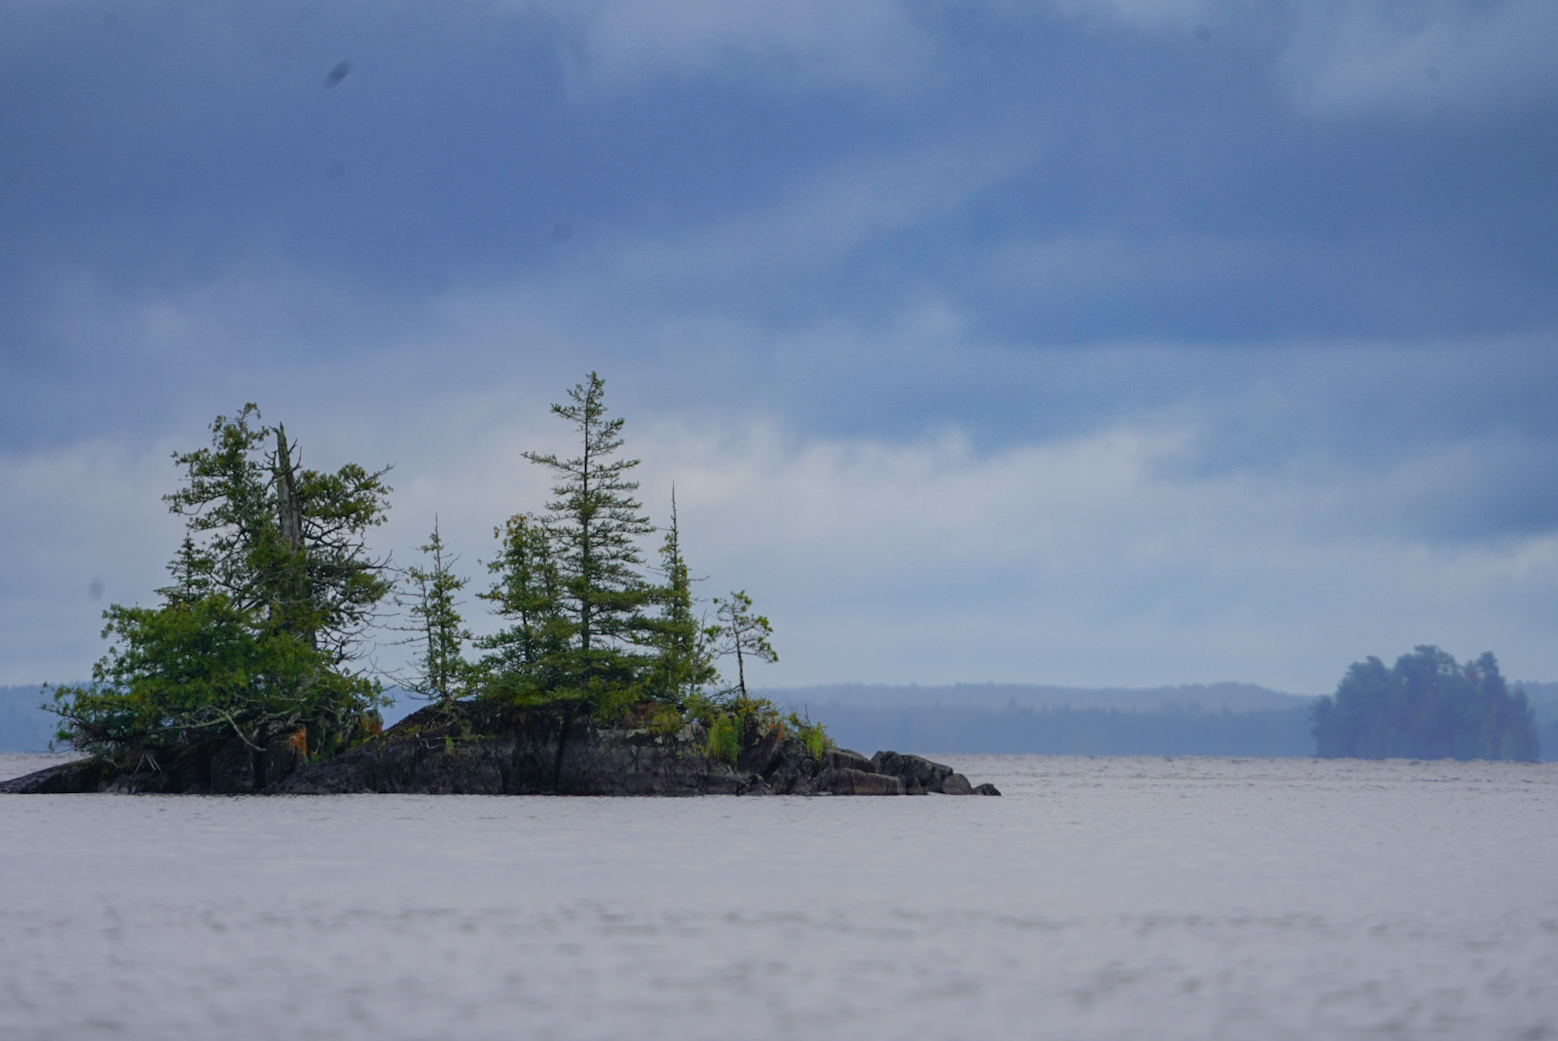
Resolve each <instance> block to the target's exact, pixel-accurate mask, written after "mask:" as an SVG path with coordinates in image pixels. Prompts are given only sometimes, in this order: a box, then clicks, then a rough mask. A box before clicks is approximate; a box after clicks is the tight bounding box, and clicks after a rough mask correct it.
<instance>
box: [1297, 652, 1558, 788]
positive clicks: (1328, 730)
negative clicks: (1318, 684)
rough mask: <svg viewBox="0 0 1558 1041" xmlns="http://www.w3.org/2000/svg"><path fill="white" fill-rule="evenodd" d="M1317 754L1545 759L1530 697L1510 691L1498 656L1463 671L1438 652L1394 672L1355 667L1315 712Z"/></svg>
mask: <svg viewBox="0 0 1558 1041" xmlns="http://www.w3.org/2000/svg"><path fill="white" fill-rule="evenodd" d="M1314 736H1315V739H1316V742H1317V749H1316V754H1317V755H1318V756H1320V757H1321V758H1325V759H1330V758H1359V759H1390V758H1413V759H1450V758H1453V759H1515V760H1528V761H1534V760H1536V759H1539V758H1540V748H1539V747H1538V744H1537V735H1536V727H1535V723H1534V721H1533V718H1532V713H1531V708H1530V706H1529V705H1528V704H1527V703H1526V696H1525V692H1524V691H1520V690H1516V691H1514V692H1513V693H1511V692H1510V691H1509V688H1508V686H1507V685H1506V684H1505V682H1504V677H1503V676H1502V675H1500V674H1499V668H1498V662H1497V661H1496V660H1495V659H1494V657H1493V655H1492V654H1483V655H1482V656H1481V657H1480V658H1478V659H1477V660H1476V661H1469V662H1467V663H1466V664H1465V665H1459V664H1457V663H1456V661H1455V659H1454V658H1453V657H1451V656H1450V655H1448V654H1446V653H1445V652H1444V651H1441V650H1440V649H1439V648H1437V647H1432V646H1426V645H1425V646H1420V647H1417V648H1416V649H1415V650H1414V651H1413V653H1411V654H1403V655H1402V656H1401V657H1400V658H1399V659H1397V660H1396V664H1395V666H1394V667H1393V668H1388V669H1387V668H1386V667H1385V663H1384V662H1382V661H1380V660H1379V659H1378V658H1375V657H1370V658H1369V659H1367V660H1366V661H1361V662H1354V663H1353V665H1352V667H1351V668H1349V669H1348V670H1347V675H1346V676H1344V677H1343V678H1342V681H1341V683H1340V684H1338V686H1337V688H1336V693H1335V694H1334V695H1331V696H1327V697H1323V698H1321V699H1319V701H1318V702H1316V704H1315V710H1314Z"/></svg>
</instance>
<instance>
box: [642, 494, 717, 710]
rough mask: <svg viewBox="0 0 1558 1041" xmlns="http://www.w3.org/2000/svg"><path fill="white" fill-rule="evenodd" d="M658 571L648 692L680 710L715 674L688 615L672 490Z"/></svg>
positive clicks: (687, 583) (687, 579) (687, 584)
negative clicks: (657, 613)
mask: <svg viewBox="0 0 1558 1041" xmlns="http://www.w3.org/2000/svg"><path fill="white" fill-rule="evenodd" d="M660 570H661V573H662V574H663V575H664V577H665V584H664V585H663V586H661V587H660V588H659V590H658V591H657V593H656V599H657V600H658V601H659V604H660V616H659V617H658V618H656V619H655V620H654V623H653V627H652V637H651V642H652V644H653V645H654V647H655V648H656V651H657V653H656V656H655V659H654V662H653V664H652V665H651V667H650V682H649V692H650V695H651V696H652V697H654V698H655V699H656V700H659V701H666V702H669V703H671V704H674V705H682V704H685V703H686V701H687V699H688V698H689V697H691V696H692V695H693V694H695V693H697V692H698V691H699V690H701V689H702V688H703V687H705V686H707V685H708V684H710V683H713V682H715V681H716V680H717V679H718V675H719V674H718V672H717V671H716V670H715V668H714V658H713V655H712V653H711V652H710V649H709V646H708V638H707V635H706V634H705V632H704V630H703V627H702V626H700V625H699V624H698V618H697V616H696V615H695V614H694V613H693V595H692V576H691V573H690V572H689V571H688V568H687V561H686V559H685V558H684V557H683V556H682V544H681V529H680V526H679V523H678V519H677V515H676V489H675V488H672V489H671V524H670V527H668V528H667V529H666V532H665V539H664V540H663V541H662V543H661V545H660Z"/></svg>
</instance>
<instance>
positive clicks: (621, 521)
mask: <svg viewBox="0 0 1558 1041" xmlns="http://www.w3.org/2000/svg"><path fill="white" fill-rule="evenodd" d="M604 386H605V381H604V380H602V379H601V377H600V376H599V375H598V374H596V373H593V372H592V373H590V374H589V376H588V377H587V378H586V379H585V381H584V382H583V383H580V384H578V385H577V386H575V387H574V388H573V389H571V390H570V391H569V392H568V400H567V401H566V402H565V403H562V404H557V405H553V406H552V412H553V413H554V414H555V415H557V416H558V417H560V418H562V419H564V420H566V421H567V422H568V423H569V425H570V426H571V427H572V428H573V433H574V436H575V437H576V438H577V439H578V441H577V443H578V445H579V454H578V455H577V456H575V457H573V458H559V457H557V456H555V455H551V454H540V453H534V452H526V453H524V454H523V458H524V459H526V460H528V461H529V462H531V463H534V464H537V465H540V466H542V467H543V468H545V469H546V470H547V471H548V472H549V473H550V474H551V475H552V478H553V480H554V481H555V483H554V484H553V486H552V493H553V498H552V500H551V501H549V502H548V503H546V506H545V509H544V511H542V512H540V513H535V512H522V513H517V514H514V515H513V516H511V517H509V518H508V520H507V521H505V522H504V523H503V524H502V525H500V526H498V527H497V528H496V529H495V530H494V535H495V537H496V539H497V543H498V544H497V546H496V547H495V556H494V557H493V558H492V559H490V560H488V561H486V568H487V571H488V572H489V573H490V574H491V575H492V579H493V581H492V585H491V586H490V587H489V588H488V589H487V590H486V591H485V592H481V593H478V594H477V595H478V596H479V597H480V598H481V599H482V600H485V601H486V602H487V603H488V604H489V605H490V606H491V609H492V613H493V614H494V615H495V616H496V621H497V626H496V628H495V629H494V631H490V632H488V633H487V634H485V635H483V636H480V637H476V636H473V635H472V633H471V631H470V630H469V629H468V628H467V627H466V622H465V619H464V617H463V616H462V614H461V613H460V604H461V600H460V592H461V590H462V589H463V588H464V587H465V585H466V582H467V580H466V579H465V578H464V577H461V576H460V575H458V574H456V572H455V571H454V570H453V565H454V564H455V562H456V561H457V560H458V557H457V556H456V555H454V554H451V553H450V552H449V551H448V550H447V548H446V547H445V545H444V542H443V540H442V537H441V536H440V534H439V531H438V527H437V523H436V519H435V523H434V527H433V531H432V533H431V535H430V536H429V539H428V542H427V544H426V545H423V546H421V547H419V550H420V552H422V553H423V554H424V561H425V563H424V564H423V565H421V566H411V567H406V568H399V567H395V566H392V565H391V562H390V558H389V556H387V555H386V556H376V555H374V554H373V553H371V552H370V551H369V549H368V546H367V542H366V538H367V535H368V533H369V532H370V531H371V530H372V529H374V528H376V527H378V526H379V525H381V524H382V523H383V522H384V517H385V511H386V510H387V509H388V506H389V501H388V495H389V491H390V489H389V486H388V485H386V484H385V483H384V476H385V474H386V473H387V472H388V468H387V467H386V468H383V469H379V470H368V469H366V468H364V467H362V466H359V465H357V464H354V463H348V464H346V465H344V466H342V467H341V468H340V469H338V470H336V471H333V472H331V471H324V470H312V469H307V468H304V467H302V466H301V465H300V463H299V460H300V458H301V453H300V450H299V449H298V447H297V443H296V442H295V441H293V440H292V439H291V438H289V437H288V436H287V433H286V431H285V429H284V428H283V427H281V426H280V425H277V426H274V427H272V426H269V425H266V424H264V423H262V422H261V420H260V412H259V409H258V407H257V406H255V405H253V404H249V405H246V406H245V407H244V408H243V409H242V410H241V411H239V412H238V414H237V415H236V416H233V417H225V416H218V417H217V418H216V420H215V421H214V422H213V423H212V425H211V435H212V438H211V444H210V446H209V447H206V448H200V449H197V450H195V451H193V452H187V453H183V454H180V455H177V456H176V457H175V461H176V462H177V464H178V465H179V466H180V467H182V468H183V469H184V471H185V479H184V483H183V485H182V487H180V488H179V489H177V490H176V491H174V492H173V493H171V494H169V495H167V496H165V497H164V498H165V500H166V501H167V503H168V505H169V509H170V510H171V511H172V512H173V513H175V514H177V515H179V516H181V517H183V518H184V521H185V537H184V540H183V543H182V545H181V546H180V549H179V552H178V554H177V555H176V556H175V557H174V559H173V560H172V561H171V562H170V563H169V565H168V570H169V573H170V575H171V576H172V581H171V583H170V584H169V585H167V586H165V587H163V588H162V589H159V590H158V591H157V593H158V596H159V601H160V602H159V603H158V604H157V605H156V606H151V607H142V606H125V605H120V604H112V605H110V606H109V608H108V610H107V611H105V612H104V617H105V619H106V621H107V625H106V626H105V629H104V635H105V636H106V637H109V638H110V639H111V640H113V642H114V645H113V646H112V647H111V648H110V650H109V652H108V654H107V655H105V656H104V657H103V658H102V659H101V660H99V662H98V663H97V665H96V666H95V667H94V669H93V679H92V682H90V683H86V684H81V685H76V686H62V687H56V688H54V690H53V704H52V706H50V708H51V711H53V712H54V713H55V714H56V715H58V716H59V718H60V727H59V730H58V731H57V738H58V739H59V740H60V741H61V742H63V743H65V744H67V745H69V746H70V747H72V748H74V749H76V750H78V751H80V752H82V753H83V754H84V755H86V756H87V758H85V759H83V760H80V761H78V762H74V763H67V764H64V765H61V766H57V767H53V768H50V769H47V770H43V771H40V772H38V773H35V774H31V775H29V776H27V777H21V778H17V779H15V780H12V781H8V782H6V783H4V784H0V792H15V793H24V792H35V793H45V792H104V791H111V792H126V793H128V792H163V793H169V794H172V793H184V792H190V793H194V792H202V793H212V794H239V793H260V794H267V795H270V794H275V795H306V794H334V793H347V792H421V793H449V794H493V795H496V794H510V795H530V794H556V795H714V794H722V795H768V794H781V795H822V794H831V795H920V794H930V793H941V794H947V795H966V794H970V793H972V792H980V793H983V794H988V795H998V794H1000V793H999V792H997V791H996V790H995V789H994V787H993V786H991V785H980V786H979V787H978V788H975V787H973V786H972V785H970V783H969V782H968V780H967V779H966V778H964V777H963V776H962V775H961V774H958V773H956V772H955V771H953V769H952V768H951V767H949V766H945V765H942V764H939V763H933V762H931V761H929V760H927V759H922V758H920V757H918V756H913V755H902V754H899V753H897V752H879V753H877V754H876V755H875V756H873V757H872V758H869V759H868V758H866V757H865V756H863V755H860V754H858V753H856V752H851V751H848V750H846V749H840V748H837V747H835V746H834V744H833V742H832V741H831V740H830V739H829V738H828V736H827V733H826V732H825V730H824V729H823V727H822V726H821V725H820V724H817V723H814V722H812V721H811V720H810V719H808V718H804V717H803V716H802V715H798V714H796V713H794V712H790V713H789V714H787V715H786V714H783V713H781V711H780V710H779V708H778V707H777V706H775V705H774V704H772V703H771V702H769V701H767V700H766V699H764V698H761V697H757V696H754V695H753V694H752V693H750V692H749V691H748V689H747V683H746V670H747V669H748V668H749V667H751V666H752V665H754V664H756V663H759V662H775V661H777V660H778V655H777V654H776V653H775V651H774V648H773V645H772V643H771V642H770V637H771V636H772V628H771V627H770V625H769V622H768V619H767V618H766V617H764V616H763V615H760V614H758V613H756V612H755V611H754V610H753V606H752V599H751V597H749V596H748V595H747V593H746V591H745V590H737V591H733V592H731V593H729V594H728V595H726V596H723V597H714V598H713V599H712V601H711V605H712V608H713V610H712V612H711V613H712V617H710V616H709V613H705V612H704V611H703V610H701V609H700V608H699V606H698V605H699V603H700V599H699V598H698V597H696V596H694V594H693V582H694V581H695V580H694V578H693V577H692V573H691V571H690V569H689V567H688V564H687V561H686V559H685V558H684V556H683V554H682V545H681V536H680V529H679V527H678V523H677V515H676V499H675V495H674V491H673V494H672V496H671V502H670V505H671V510H670V523H669V524H668V525H666V526H665V527H663V528H660V527H656V526H655V525H654V524H652V523H651V522H650V520H649V518H648V516H647V515H646V514H644V512H643V506H642V504H641V503H640V502H639V501H638V499H637V498H636V497H635V493H636V491H637V489H638V484H637V483H636V482H635V481H632V480H630V479H629V474H630V473H631V471H632V470H633V468H634V467H636V466H637V465H638V460H636V459H623V458H616V457H615V456H616V453H617V452H618V450H619V449H620V448H621V447H622V438H621V430H622V423H623V421H622V420H621V419H616V418H612V417H610V416H609V415H608V414H607V412H606V408H605V404H604V398H603V394H604ZM656 533H658V534H660V535H661V546H660V554H659V565H658V566H657V567H649V566H647V565H646V563H645V558H644V552H643V547H642V546H641V544H640V543H641V540H642V539H643V538H644V537H645V536H648V535H651V534H656ZM391 606H393V608H394V609H398V614H395V613H394V612H392V611H391ZM387 616H391V617H393V619H394V621H393V622H391V621H389V620H387ZM384 628H387V629H388V630H389V632H390V633H395V632H398V633H409V634H412V635H410V636H407V637H398V638H391V639H388V640H387V641H385V643H387V645H388V646H396V645H409V646H410V647H412V648H413V649H414V655H413V658H412V660H411V661H410V662H408V663H407V664H406V666H405V667H404V668H403V669H402V670H401V671H399V672H396V671H393V670H390V671H384V670H379V669H373V670H369V669H366V668H364V667H362V666H361V665H360V664H359V663H360V662H362V661H363V660H364V659H365V658H368V657H369V656H370V652H371V650H372V648H373V647H375V646H378V645H379V642H378V641H379V640H380V639H381V638H380V637H377V636H375V633H376V632H377V631H379V630H381V629H384ZM471 648H473V649H475V650H477V651H481V652H485V653H482V654H480V655H478V656H472V655H470V654H468V653H467V652H468V649H471ZM721 662H729V663H731V664H733V665H734V667H735V668H734V675H729V674H722V671H721V669H720V667H719V663H721ZM386 679H388V680H390V681H392V682H393V683H394V684H395V685H397V686H399V687H400V689H401V690H402V691H403V692H404V693H405V694H406V695H409V696H412V697H416V698H421V699H423V700H425V701H426V702H428V704H427V706H426V707H425V708H423V709H421V710H420V711H418V712H415V713H413V714H412V715H410V716H408V717H407V718H406V719H403V720H401V721H400V723H398V724H396V725H395V726H393V727H391V728H389V729H388V730H385V729H383V726H382V717H381V715H380V711H379V710H380V708H382V707H384V706H386V705H388V704H390V703H391V700H392V699H391V698H390V697H389V696H388V695H387V694H386V693H385V689H384V680H386Z"/></svg>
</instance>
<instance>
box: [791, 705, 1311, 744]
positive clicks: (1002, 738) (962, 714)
mask: <svg viewBox="0 0 1558 1041" xmlns="http://www.w3.org/2000/svg"><path fill="white" fill-rule="evenodd" d="M808 711H810V712H811V713H812V714H813V715H814V716H815V717H816V718H817V719H820V720H823V721H824V722H825V723H826V724H827V727H828V733H829V734H830V735H832V737H833V739H834V740H835V741H837V742H838V743H839V744H840V745H843V746H845V747H847V748H855V749H859V750H862V751H865V752H867V753H868V754H869V753H870V752H871V751H874V750H876V749H882V748H893V749H901V750H903V751H910V752H918V753H937V752H940V753H963V754H1000V753H1006V754H1032V755H1163V756H1177V755H1222V756H1250V757H1268V756H1308V755H1313V754H1314V748H1315V741H1314V738H1313V737H1312V736H1310V718H1309V713H1310V710H1309V707H1308V706H1307V705H1304V706H1301V707H1298V708H1290V709H1258V710H1256V711H1253V712H1230V711H1228V710H1226V709H1224V710H1222V711H1217V712H1206V711H1202V710H1200V709H1196V708H1189V709H1183V708H1178V709H1176V708H1170V709H1160V710H1158V711H1151V712H1130V711H1125V710H1121V709H1102V708H1081V709H1076V708H1071V707H1069V706H1065V707H1060V708H1039V709H1033V708H1025V707H1021V706H1009V707H1007V708H961V707H959V708H949V707H945V706H935V705H932V706H919V707H913V708H902V709H892V708H875V707H871V708H863V707H854V706H847V705H838V704H832V705H812V706H809V709H808Z"/></svg>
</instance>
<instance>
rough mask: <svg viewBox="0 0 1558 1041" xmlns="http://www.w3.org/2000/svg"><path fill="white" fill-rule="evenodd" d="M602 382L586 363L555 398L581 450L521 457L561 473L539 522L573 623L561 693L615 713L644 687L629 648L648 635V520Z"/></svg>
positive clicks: (640, 664)
mask: <svg viewBox="0 0 1558 1041" xmlns="http://www.w3.org/2000/svg"><path fill="white" fill-rule="evenodd" d="M605 385H606V384H605V380H603V379H601V377H600V376H599V375H598V374H596V373H594V372H592V373H590V374H589V376H588V377H586V380H585V382H584V383H581V384H578V385H576V386H575V387H574V388H573V389H572V390H570V391H569V392H568V397H569V403H568V404H557V405H553V406H552V412H553V414H554V415H556V416H559V417H560V418H562V419H565V420H567V421H568V422H570V423H572V424H573V426H574V429H575V431H576V432H577V434H578V436H579V441H580V452H579V454H578V455H577V456H574V457H573V458H570V459H559V458H558V457H557V456H556V455H552V454H541V453H537V452H526V453H525V458H526V459H528V460H530V461H531V462H532V463H536V464H538V465H541V466H544V467H546V468H547V469H549V470H550V471H552V474H553V476H554V477H555V478H556V480H557V483H556V484H555V485H553V487H552V493H553V495H554V496H556V498H554V499H553V500H552V501H551V502H549V503H547V515H546V519H545V521H544V525H545V528H546V531H547V534H548V536H549V540H550V543H551V547H552V553H553V559H554V562H555V566H556V568H557V573H558V576H559V578H560V583H559V592H560V596H559V598H558V603H559V606H560V608H561V612H562V614H563V616H564V617H565V618H566V619H567V620H568V622H569V626H570V629H571V641H570V642H571V646H570V648H569V655H568V659H567V669H566V675H565V676H563V677H561V682H560V683H559V685H558V687H557V692H558V694H559V695H560V696H564V697H570V698H575V699H578V700H579V701H581V702H582V703H584V704H585V705H587V706H588V707H590V708H591V709H592V710H593V711H597V712H604V713H611V712H613V711H617V710H620V709H622V708H624V707H626V706H627V705H628V704H630V703H631V702H632V701H634V700H636V699H637V697H638V696H640V695H641V694H642V693H643V686H644V682H645V676H644V675H643V673H644V664H645V662H644V655H643V654H641V653H638V652H637V651H636V650H635V648H636V647H638V646H640V645H641V644H642V643H643V642H644V641H645V639H646V634H647V630H648V629H649V625H648V623H647V621H646V619H645V617H644V614H643V611H644V608H645V607H646V606H648V605H649V604H650V603H651V601H652V600H653V597H654V589H653V587H652V586H650V584H649V583H648V582H646V581H645V580H644V577H643V574H642V573H641V571H640V569H641V568H642V566H643V558H642V556H641V555H640V553H639V549H638V544H637V539H638V537H639V536H642V535H647V534H649V533H650V532H652V531H653V530H654V528H653V526H651V525H650V523H649V519H648V518H647V517H645V516H644V515H643V513H642V510H643V506H642V505H641V504H640V503H639V502H638V500H637V499H635V498H634V497H633V493H634V492H636V491H637V490H638V483H637V482H636V481H632V480H629V478H628V474H629V473H630V472H631V471H632V469H633V468H634V467H636V466H637V465H638V462H639V461H638V460H637V459H616V458H613V456H615V455H616V453H617V451H618V450H619V449H620V448H621V447H622V443H623V442H622V436H621V433H622V420H621V419H611V418H608V416H607V413H606V404H605Z"/></svg>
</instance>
